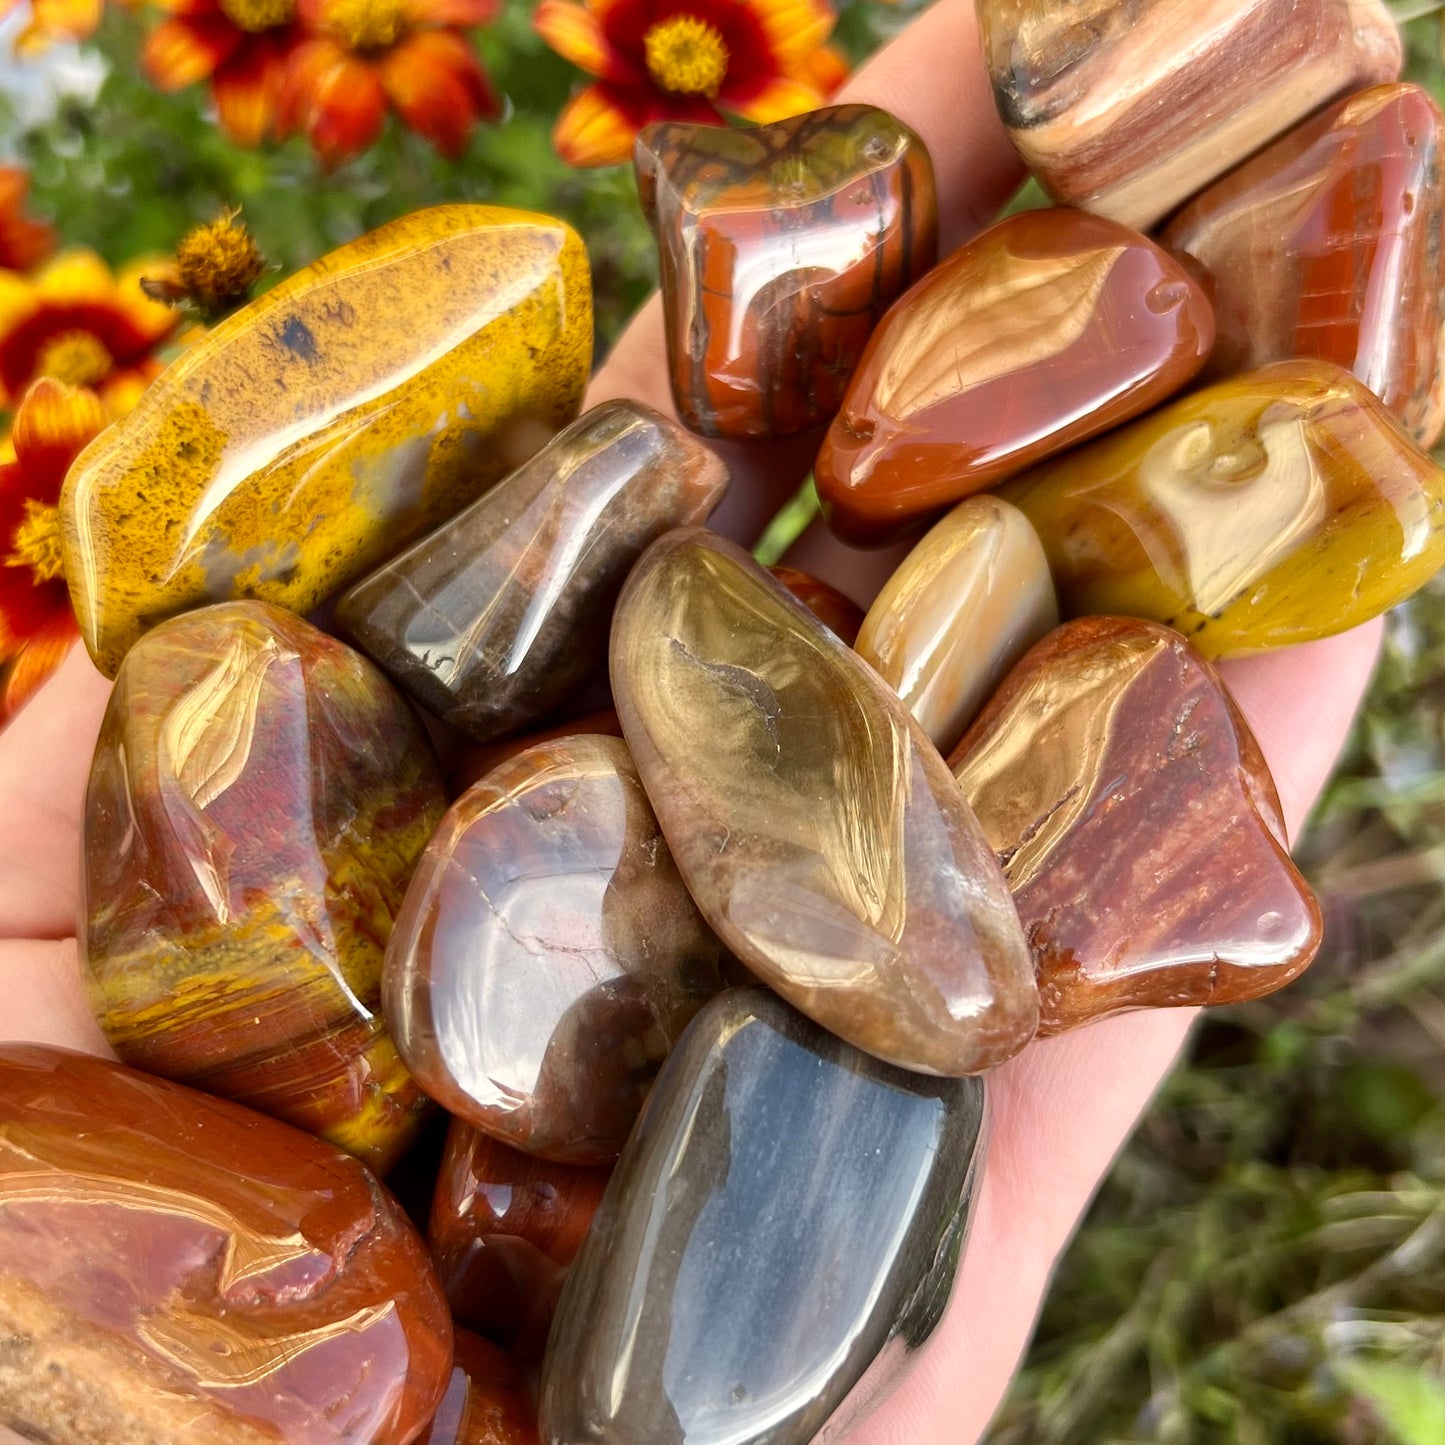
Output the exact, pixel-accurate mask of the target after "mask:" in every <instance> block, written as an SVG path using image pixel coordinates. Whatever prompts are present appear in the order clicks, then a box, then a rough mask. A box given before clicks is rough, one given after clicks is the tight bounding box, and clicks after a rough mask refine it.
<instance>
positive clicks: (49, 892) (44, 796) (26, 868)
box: [0, 646, 110, 939]
mask: <svg viewBox="0 0 1445 1445" xmlns="http://www.w3.org/2000/svg"><path fill="white" fill-rule="evenodd" d="M109 696H110V684H109V683H108V682H107V681H106V680H105V678H103V677H102V676H101V675H100V673H98V672H97V671H96V670H95V668H94V667H93V666H92V665H91V661H90V658H89V657H87V656H86V652H85V649H84V648H83V647H79V646H77V647H72V648H71V650H70V653H69V655H68V656H67V657H66V659H65V661H64V662H63V663H62V664H61V666H60V670H59V671H58V672H57V673H56V675H55V676H54V677H53V678H52V679H51V680H50V681H49V682H48V683H46V684H45V686H44V687H42V688H41V689H40V691H39V692H38V693H37V694H36V696H35V697H34V699H33V700H32V701H31V703H30V704H29V706H28V707H26V708H25V709H24V710H23V711H22V712H21V713H20V715H19V717H17V718H16V719H15V721H14V722H12V723H11V724H10V726H9V727H8V728H7V729H6V730H5V731H4V732H3V733H0V798H3V799H4V808H3V813H0V938H47V939H55V938H63V937H65V936H66V935H69V934H73V933H74V932H75V926H76V918H77V917H78V915H79V909H80V863H79V860H78V857H77V849H76V840H77V839H78V838H79V836H80V824H81V816H82V813H83V811H84V807H85V784H86V779H87V778H88V777H89V775H90V761H91V757H92V755H93V754H94V752H95V739H96V736H97V735H98V733H99V732H100V719H101V716H102V715H103V714H104V712H105V704H106V699H107V698H108V697H109Z"/></svg>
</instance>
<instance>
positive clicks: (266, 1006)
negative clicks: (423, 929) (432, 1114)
mask: <svg viewBox="0 0 1445 1445" xmlns="http://www.w3.org/2000/svg"><path fill="white" fill-rule="evenodd" d="M445 809H446V797H445V794H444V793H443V791H442V782H441V777H440V775H439V774H438V772H437V767H436V763H435V761H434V760H433V758H432V754H431V748H430V745H429V744H428V742H427V739H426V734H425V733H424V732H423V731H422V729H421V727H420V725H419V724H418V723H417V721H416V719H415V717H414V716H413V714H412V712H411V710H410V708H408V707H407V705H406V703H405V701H404V700H403V699H402V698H401V697H400V696H399V695H398V694H397V693H396V691H395V690H394V689H393V688H392V686H391V684H390V683H389V682H387V680H386V678H385V677H383V676H382V674H381V673H380V672H378V671H377V670H376V669H375V668H374V667H373V666H372V665H371V664H370V663H369V662H367V661H366V659H365V658H364V657H361V656H360V655H359V654H358V653H355V652H353V651H352V650H351V649H350V648H349V647H346V646H344V645H343V644H342V643H339V642H336V641H334V640H333V639H332V638H329V637H327V636H325V635H324V634H323V633H320V632H318V631H317V630H316V629H315V628H314V627H312V626H311V625H310V624H309V623H306V622H303V621H302V620H301V619H300V618H299V617H293V616H292V615H291V614H290V613H287V612H282V611H281V610H280V608H277V607H271V606H269V605H267V604H266V603H262V602H224V603H220V604H218V605H217V606H215V607H209V608H205V609H204V610H202V611H200V612H194V613H190V614H188V615H187V616H185V617H178V618H174V619H172V620H171V621H170V622H167V623H163V624H162V625H161V626H159V627H157V628H155V629H154V630H153V631H151V632H149V633H147V634H146V636H145V637H144V638H142V640H141V641H140V642H138V643H137V644H136V646H135V647H134V648H132V649H131V651H130V653H129V654H128V655H127V657H126V660H125V663H124V664H123V665H122V667H121V671H120V674H119V676H118V677H117V679H116V684H115V689H114V691H113V692H112V694H111V698H110V705H109V707H108V708H107V709H106V714H105V720H104V722H103V724H102V726H101V731H100V740H99V742H98V743H97V745H96V751H95V761H94V763H93V764H92V766H91V773H90V783H89V787H88V788H87V791H86V797H85V827H84V870H83V876H84V900H83V904H82V918H81V926H80V941H81V948H82V951H83V954H84V961H85V973H86V977H87V983H88V987H89V992H90V998H91V1002H92V1003H93V1005H94V1007H95V1010H96V1015H97V1017H98V1018H99V1020H100V1025H101V1027H102V1029H103V1030H104V1031H105V1035H106V1037H107V1038H108V1039H109V1040H110V1042H111V1044H112V1045H113V1046H114V1048H115V1049H116V1051H117V1052H118V1053H119V1054H120V1055H121V1057H122V1058H124V1059H125V1060H126V1061H127V1062H128V1063H132V1064H135V1065H136V1066H137V1067H139V1068H143V1069H145V1070H147V1071H148V1072H149V1073H153V1074H161V1075H164V1076H166V1077H168V1078H172V1079H180V1080H182V1081H184V1082H186V1083H191V1084H195V1085H196V1086H197V1087H199V1088H203V1089H205V1090H206V1091H207V1092H208V1093H213V1094H221V1095H224V1096H226V1097H228V1098H232V1099H239V1100H240V1101H241V1102H243V1103H246V1104H249V1105H251V1106H252V1108H255V1109H260V1110H261V1111H262V1112H263V1113H267V1114H275V1115H276V1116H277V1117H279V1118H282V1119H286V1120H287V1121H289V1122H290V1123H293V1124H297V1125H299V1126H300V1127H301V1128H303V1129H308V1130H310V1131H312V1132H313V1133H317V1134H321V1135H322V1136H324V1137H325V1138H327V1139H329V1140H331V1142H332V1143H334V1144H339V1145H340V1146H341V1147H342V1148H344V1149H349V1150H351V1152H352V1153H354V1154H357V1155H359V1156H360V1157H361V1158H363V1159H365V1160H366V1161H367V1162H368V1163H370V1164H372V1165H373V1166H375V1167H376V1168H378V1169H385V1168H387V1167H388V1166H389V1165H390V1163H391V1162H392V1161H393V1160H394V1159H395V1158H396V1157H397V1156H398V1155H399V1154H400V1152H401V1151H402V1150H403V1149H404V1148H405V1146H406V1145H407V1143H408V1142H409V1141H410V1139H411V1137H412V1135H413V1134H414V1133H415V1130H416V1127H417V1124H418V1123H419V1122H420V1119H421V1116H422V1113H423V1111H424V1110H425V1108H426V1102H427V1101H426V1098H425V1096H424V1095H423V1094H422V1092H421V1090H420V1089H419V1088H418V1087H417V1085H416V1082H415V1081H414V1080H413V1079H412V1077H411V1076H410V1074H408V1073H407V1070H406V1068H405V1066H404V1065H403V1064H402V1062H401V1059H400V1057H399V1056H398V1054H397V1051H396V1046H395V1045H394V1043H393V1042H392V1040H391V1037H390V1035H389V1034H388V1033H387V1030H386V1027H385V1024H384V1022H383V1020H382V1018H381V1016H380V1013H379V1003H380V996H381V965H382V951H383V949H384V947H385V945H386V938H387V934H388V933H389V932H390V930H391V924H392V919H393V918H394V917H395V916H396V913H397V910H398V909H399V908H400V907H401V901H402V895H403V893H404V891H405V888H406V884H407V880H408V878H409V877H410V876H411V871H412V868H413V867H414V866H415V864H416V860H417V859H418V858H419V857H420V856H421V851H422V848H423V847H424V846H425V844H426V841H427V839H428V838H429V837H430V836H431V834H432V832H433V831H434V830H435V828H436V826H437V824H438V823H439V822H440V821H441V819H442V815H443V813H444V812H445Z"/></svg>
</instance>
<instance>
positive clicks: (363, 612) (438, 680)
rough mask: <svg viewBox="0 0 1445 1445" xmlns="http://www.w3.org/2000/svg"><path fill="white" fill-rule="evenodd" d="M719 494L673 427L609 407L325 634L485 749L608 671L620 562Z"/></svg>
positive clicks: (372, 587) (458, 521) (356, 592)
mask: <svg viewBox="0 0 1445 1445" xmlns="http://www.w3.org/2000/svg"><path fill="white" fill-rule="evenodd" d="M727 484H728V474H727V468H726V467H724V466H723V464H722V462H721V461H720V460H719V459H718V457H717V456H716V454H715V453H714V452H712V451H711V450H709V449H708V448H707V447H705V446H703V445H702V443H701V442H699V441H697V440H696V439H695V438H693V437H691V436H689V435H688V434H687V433H686V432H685V431H683V430H682V429H681V428H680V427H679V426H678V425H677V424H676V423H675V422H671V421H668V420H667V419H666V418H665V417H662V416H659V415H658V414H657V413H656V412H655V411H652V410H651V409H650V408H649V407H645V406H642V405H641V404H640V403H638V402H634V401H611V402H606V403H604V404H603V405H602V406H599V407H595V408H594V409H593V410H591V411H589V412H588V413H587V414H586V415H585V416H584V417H582V418H580V419H579V420H578V421H576V422H574V423H573V424H572V425H571V426H570V427H568V428H567V429H566V430H565V431H564V432H562V433H561V434H560V435H558V436H557V437H554V438H553V440H552V441H551V442H549V443H548V445H547V446H545V447H543V449H542V450H541V451H540V452H538V453H537V455H536V456H534V457H533V458H532V459H531V461H529V462H528V463H526V465H525V466H523V467H522V468H521V469H520V470H519V471H517V472H515V473H513V475H512V476H510V477H508V478H507V480H506V481H504V482H503V483H501V485H499V486H497V487H495V488H494V489H493V490H492V491H490V492H488V493H487V495H486V496H484V497H482V498H480V499H479V500H478V501H476V502H474V503H473V504H472V505H471V506H470V507H468V508H467V509H466V511H464V512H461V513H460V514H459V515H457V516H455V517H453V518H452V520H451V521H450V522H448V523H447V524H446V525H445V526H443V527H442V528H440V530H438V531H436V532H433V533H432V534H431V535H430V536H427V537H423V538H422V540H421V541H420V542H418V543H417V544H416V545H415V546H413V547H412V548H410V549H409V550H408V551H406V552H403V553H402V554H401V556H399V557H395V558H393V559H392V560H391V561H390V562H388V563H386V564H385V565H384V566H383V567H381V568H380V569H379V570H378V571H376V572H373V573H372V574H371V575H370V576H369V577H367V578H365V579H364V580H363V581H362V582H359V583H358V584H357V585H356V586H355V587H353V588H352V589H351V591H350V592H348V593H347V594H346V596H345V597H343V598H342V599H341V603H340V605H339V607H338V608H337V612H336V619H337V622H338V623H339V624H340V626H341V629H342V631H343V632H345V633H346V634H347V635H348V636H349V637H350V638H351V639H352V641H354V642H355V643H356V645H357V646H358V647H360V648H361V649H362V650H363V651H364V652H366V653H368V654H369V655H370V656H371V657H372V658H374V659H375V660H376V661H377V662H379V663H380V664H381V666H382V667H383V668H385V669H386V671H387V672H388V673H389V674H390V675H391V676H392V677H393V678H394V679H395V680H396V681H397V682H398V683H399V684H400V685H401V686H402V687H403V688H405V689H406V690H407V691H408V692H409V693H410V694H411V695H412V696H413V697H414V698H416V700H417V701H418V702H420V703H422V704H424V705H425V706H426V707H428V708H429V709H431V711H432V712H434V713H435V714H436V715H437V716H438V717H439V718H441V719H442V720H443V721H444V722H447V723H450V724H451V725H452V726H453V727H456V728H460V729H461V730H462V731H463V732H466V733H470V734H471V736H472V737H474V738H479V739H482V740H485V739H487V738H492V737H496V736H498V735H499V734H502V733H507V732H510V731H512V730H513V729H515V728H518V727H521V726H523V725H524V724H526V723H528V722H530V721H532V720H533V719H534V718H538V717H541V716H543V715H544V714H546V713H548V712H550V711H552V709H554V708H556V707H557V706H559V705H560V704H562V703H564V702H566V701H567V700H568V699H569V698H570V697H571V696H572V695H573V694H574V693H575V692H576V690H577V688H578V686H579V685H580V684H581V683H583V682H584V681H585V680H586V679H587V677H588V676H589V675H590V674H591V673H592V672H593V671H594V669H596V668H597V667H599V666H601V665H603V664H605V662H606V659H607V629H608V625H609V623H610V622H611V618H612V607H613V604H614V603H615V602H616V600H617V594H618V592H620V591H621V590H622V584H623V582H624V581H626V579H627V573H628V572H629V570H630V569H631V567H632V564H633V563H634V562H635V561H636V560H637V559H638V557H640V556H641V555H642V553H643V551H644V550H646V548H647V545H648V544H649V543H650V542H652V541H653V540H654V539H655V538H657V537H660V536H661V535H662V534H663V533H664V532H667V531H670V530H671V529H672V528H673V527H680V526H686V525H689V524H692V523H700V522H704V521H706V520H707V517H708V514H709V513H710V512H711V511H712V509H713V508H714V507H715V506H716V505H717V504H718V502H719V501H720V500H721V499H722V495H723V492H724V491H726V489H727Z"/></svg>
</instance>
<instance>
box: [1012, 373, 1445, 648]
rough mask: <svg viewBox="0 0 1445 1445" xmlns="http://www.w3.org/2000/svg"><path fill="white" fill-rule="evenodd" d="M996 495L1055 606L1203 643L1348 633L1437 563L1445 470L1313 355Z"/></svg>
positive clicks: (1175, 408) (1244, 643)
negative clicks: (1046, 570)
mask: <svg viewBox="0 0 1445 1445" xmlns="http://www.w3.org/2000/svg"><path fill="white" fill-rule="evenodd" d="M1003 496H1004V497H1006V498H1007V499H1008V500H1009V501H1011V502H1013V503H1014V505H1015V506H1017V507H1018V508H1019V509H1020V510H1021V511H1023V512H1024V514H1025V515H1026V516H1027V517H1028V519H1029V520H1030V521H1031V522H1032V523H1033V524H1034V529H1035V530H1036V531H1037V532H1038V534H1039V538H1040V540H1041V541H1042V542H1043V544H1044V551H1045V552H1046V553H1047V554H1048V558H1049V567H1050V569H1051V570H1052V572H1053V574H1054V585H1055V587H1056V588H1057V590H1058V596H1059V606H1060V608H1061V610H1062V611H1063V613H1064V615H1065V616H1081V615H1094V616H1110V615H1115V614H1122V615H1125V616H1130V617H1146V618H1152V619H1153V620H1154V621H1156V622H1163V623H1166V624H1167V625H1168V626H1170V627H1174V628H1177V629H1178V630H1179V631H1180V632H1182V633H1183V634H1184V635H1185V636H1186V637H1187V638H1188V639H1189V640H1190V641H1191V642H1192V643H1193V644H1194V645H1195V646H1196V647H1197V648H1198V649H1199V650H1200V651H1201V652H1202V653H1203V654H1204V655H1205V656H1206V657H1238V656H1242V655H1245V654H1247V653H1252V652H1265V651H1268V650H1269V649H1270V648H1275V647H1288V646H1290V645H1291V644H1293V643H1296V642H1308V641H1309V640H1310V639H1312V638H1316V637H1327V636H1329V635H1330V634H1332V633H1335V632H1344V631H1346V630H1347V629H1348V628H1351V627H1354V626H1356V625H1357V624H1359V623H1361V622H1365V621H1367V620H1368V619H1369V618H1371V617H1374V616H1376V615H1377V614H1379V613H1381V612H1384V611H1385V610H1386V609H1387V608H1390V607H1393V606H1394V605H1395V604H1396V603H1397V602H1401V601H1403V600H1404V599H1405V598H1406V597H1408V596H1410V594H1411V593H1413V592H1414V591H1416V589H1418V588H1419V587H1422V586H1423V585H1424V584H1425V583H1426V582H1427V581H1429V579H1430V578H1431V577H1432V576H1434V574H1435V572H1436V571H1437V570H1438V569H1439V568H1440V566H1441V565H1442V564H1445V506H1442V503H1445V472H1442V470H1441V469H1440V467H1439V466H1438V465H1437V464H1436V463H1435V462H1434V461H1432V460H1431V459H1430V458H1429V457H1428V456H1426V455H1425V454H1424V453H1423V452H1422V451H1420V450H1419V449H1418V448H1417V447H1416V446H1415V445H1414V444H1413V443H1412V442H1411V441H1410V439H1409V438H1408V437H1407V436H1406V435H1405V434H1404V432H1402V431H1401V430H1400V428H1399V426H1398V425H1397V423H1396V422H1395V420H1394V419H1393V418H1392V417H1391V416H1390V415H1389V414H1388V413H1387V412H1386V411H1385V410H1384V408H1383V407H1382V406H1381V405H1380V403H1379V402H1378V401H1377V400H1376V399H1375V397H1374V396H1372V395H1371V394H1370V392H1368V391H1366V390H1365V388H1364V387H1363V386H1361V385H1360V383H1359V382H1357V381H1356V380H1355V379H1354V378H1353V377H1352V376H1350V375H1349V374H1348V373H1347V372H1345V371H1342V370H1341V369H1340V368H1339V367H1337V366H1333V365H1331V364H1330V363H1329V362H1323V361H1285V362H1277V363H1276V364H1275V365H1273V366H1266V367H1260V368H1259V369H1258V370H1256V371H1251V372H1246V373H1245V374H1244V375H1242V376H1237V377H1234V378H1231V379H1230V380H1229V381H1223V382H1219V383H1217V384H1216V385H1214V386H1211V387H1207V388H1205V389H1204V390H1201V391H1197V392H1195V393H1193V394H1192V395H1190V396H1187V397H1185V398H1184V399H1183V400H1181V401H1176V402H1173V403H1171V404H1170V405H1169V406H1166V407H1161V408H1160V409H1159V410H1158V411H1156V412H1154V413H1153V414H1152V415H1151V416H1148V417H1145V418H1144V419H1143V420H1142V421H1137V422H1135V423H1134V424H1133V425H1132V426H1129V427H1125V428H1123V429H1122V430H1120V431H1117V432H1115V433H1114V434H1113V435H1112V436H1109V437H1105V438H1103V439H1102V440H1100V441H1097V442H1094V443H1093V444H1092V445H1091V446H1089V447H1087V448H1085V449H1083V450H1081V451H1077V452H1074V453H1072V454H1071V455H1070V456H1068V457H1064V458H1062V459H1060V460H1059V461H1057V462H1050V463H1046V464H1045V465H1043V466H1041V467H1038V468H1036V469H1035V470H1034V471H1031V472H1029V473H1028V474H1027V475H1026V476H1023V477H1020V478H1018V480H1017V481H1014V482H1011V483H1009V485H1008V486H1007V487H1006V488H1005V489H1004V491H1003Z"/></svg>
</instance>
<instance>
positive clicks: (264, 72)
mask: <svg viewBox="0 0 1445 1445" xmlns="http://www.w3.org/2000/svg"><path fill="white" fill-rule="evenodd" d="M154 3H155V4H157V5H158V6H159V7H160V8H161V9H163V10H165V11H166V12H167V14H168V18H167V19H165V20H164V21H162V22H161V24H160V25H159V26H157V27H156V29H155V30H153V31H152V32H151V34H150V36H149V37H148V38H147V40H146V45H145V50H144V52H143V53H142V56H141V59H142V63H143V64H144V66H145V69H146V73H147V74H148V75H149V76H150V78H151V81H152V83H153V84H155V85H156V86H158V87H159V88H160V89H161V90H180V89H182V88H183V87H185V86H188V85H195V84H196V83H197V82H199V81H202V80H209V81H210V83H211V95H212V98H213V99H214V100H215V102H216V115H217V118H218V119H219V120H220V123H221V129H222V130H223V131H225V133H226V134H227V135H228V136H230V138H231V139H232V140H233V141H235V142H236V144H237V145H243V146H256V145H259V144H260V143H261V141H262V140H264V139H265V137H266V136H267V135H268V134H269V133H270V132H271V131H272V129H273V128H274V125H275V121H276V107H277V103H278V102H279V100H280V98H281V89H282V83H283V80H284V77H285V74H286V65H287V61H288V59H289V58H290V55H291V53H292V51H293V50H294V49H295V47H296V44H297V42H298V41H299V39H300V33H301V32H300V28H299V27H298V26H297V24H296V4H295V0H154Z"/></svg>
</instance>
